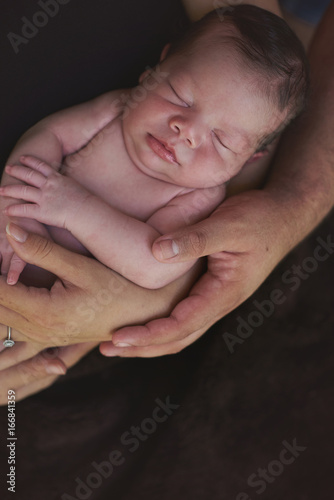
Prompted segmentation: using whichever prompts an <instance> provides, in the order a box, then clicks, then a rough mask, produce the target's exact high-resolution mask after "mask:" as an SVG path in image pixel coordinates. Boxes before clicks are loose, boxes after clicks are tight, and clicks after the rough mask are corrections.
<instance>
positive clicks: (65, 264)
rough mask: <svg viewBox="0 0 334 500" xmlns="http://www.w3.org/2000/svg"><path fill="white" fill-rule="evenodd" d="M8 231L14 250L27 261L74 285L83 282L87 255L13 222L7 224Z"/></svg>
mask: <svg viewBox="0 0 334 500" xmlns="http://www.w3.org/2000/svg"><path fill="white" fill-rule="evenodd" d="M6 232H7V238H8V241H9V243H10V244H11V246H12V247H13V250H14V251H15V252H16V253H17V255H19V257H21V259H23V260H24V261H25V262H28V263H29V264H33V265H35V266H38V267H42V268H43V269H46V270H47V271H50V272H51V273H54V274H56V275H57V276H58V277H59V278H60V279H65V280H66V281H70V282H71V283H72V284H74V285H76V284H78V285H79V284H80V283H81V282H82V279H80V276H81V275H82V269H81V266H80V264H82V265H83V266H84V264H85V261H86V260H87V257H84V256H81V255H79V254H76V253H73V252H70V251H69V250H66V249H65V248H63V247H61V246H59V245H57V244H55V243H54V242H53V241H51V240H48V239H46V238H43V237H42V236H39V235H37V234H30V233H28V232H27V231H25V230H24V229H22V228H21V227H20V226H18V225H17V224H14V223H12V222H11V223H9V224H8V225H7V227H6Z"/></svg>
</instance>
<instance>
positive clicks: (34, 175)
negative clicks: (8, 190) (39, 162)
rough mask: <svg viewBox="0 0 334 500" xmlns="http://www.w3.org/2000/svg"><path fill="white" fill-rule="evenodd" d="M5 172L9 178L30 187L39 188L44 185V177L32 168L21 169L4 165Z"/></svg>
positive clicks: (16, 166) (18, 166)
mask: <svg viewBox="0 0 334 500" xmlns="http://www.w3.org/2000/svg"><path fill="white" fill-rule="evenodd" d="M5 171H6V173H7V174H8V175H10V176H11V177H14V178H15V179H18V180H20V181H23V182H25V183H26V184H29V185H31V186H35V187H38V188H40V187H42V186H43V184H45V179H46V176H45V175H43V173H40V172H36V170H33V169H32V168H28V167H21V166H20V165H6V168H5Z"/></svg>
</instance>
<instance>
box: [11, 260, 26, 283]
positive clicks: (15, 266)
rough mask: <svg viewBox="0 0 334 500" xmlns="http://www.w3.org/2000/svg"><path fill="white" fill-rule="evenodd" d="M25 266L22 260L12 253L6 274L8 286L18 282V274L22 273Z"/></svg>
mask: <svg viewBox="0 0 334 500" xmlns="http://www.w3.org/2000/svg"><path fill="white" fill-rule="evenodd" d="M25 266H26V263H25V262H24V260H22V259H21V258H20V257H19V256H18V255H16V254H15V253H14V255H13V257H12V260H11V262H10V266H9V270H8V274H7V283H8V285H15V283H17V282H18V279H19V277H20V274H21V273H22V271H23V269H24V268H25Z"/></svg>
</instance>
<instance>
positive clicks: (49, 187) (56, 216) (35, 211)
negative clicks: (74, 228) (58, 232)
mask: <svg viewBox="0 0 334 500" xmlns="http://www.w3.org/2000/svg"><path fill="white" fill-rule="evenodd" d="M20 162H21V163H22V164H23V165H25V166H19V165H14V166H7V167H6V172H7V173H8V174H9V175H11V176H12V177H14V178H15V179H19V180H20V181H23V182H25V183H26V184H28V186H27V185H20V184H15V185H8V186H4V187H1V188H0V194H1V195H3V196H10V197H12V198H18V199H21V200H23V201H26V202H29V203H27V204H26V203H22V204H20V205H10V206H8V207H7V208H6V209H5V211H4V213H5V214H6V215H8V216H11V217H28V218H29V219H36V220H38V221H39V222H43V223H44V224H49V225H51V226H56V227H63V228H66V229H68V224H67V220H68V219H69V218H70V217H71V216H72V215H74V214H75V213H76V212H77V211H78V210H81V209H82V206H83V204H84V202H85V200H86V199H87V197H89V196H90V193H89V192H88V191H87V190H86V189H85V188H83V187H82V186H81V185H80V184H78V183H77V182H75V181H74V180H72V179H70V178H68V177H65V176H64V175H61V174H60V173H58V172H56V171H55V170H54V168H52V167H51V166H50V165H48V164H47V163H45V162H43V161H41V160H38V159H37V158H34V157H33V156H22V157H21V158H20Z"/></svg>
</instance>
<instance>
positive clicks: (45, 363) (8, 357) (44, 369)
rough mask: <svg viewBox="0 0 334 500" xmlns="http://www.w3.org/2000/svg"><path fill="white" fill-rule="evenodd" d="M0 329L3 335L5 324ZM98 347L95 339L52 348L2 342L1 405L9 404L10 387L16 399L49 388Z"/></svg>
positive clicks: (34, 344) (31, 343)
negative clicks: (12, 345)
mask: <svg viewBox="0 0 334 500" xmlns="http://www.w3.org/2000/svg"><path fill="white" fill-rule="evenodd" d="M0 331H1V338H3V337H4V336H5V335H6V334H5V329H4V327H3V326H2V325H1V327H0ZM16 333H17V332H15V331H14V332H13V337H15V334H16ZM95 346H96V343H94V342H89V343H83V344H76V345H72V346H68V347H57V348H49V349H45V346H44V345H41V344H38V343H37V342H16V343H15V346H14V347H13V348H4V347H3V346H2V345H1V348H0V351H2V352H1V354H0V379H1V384H0V405H6V404H7V401H8V399H7V396H8V390H10V389H11V390H14V391H15V400H16V401H19V400H21V399H24V398H26V397H27V396H31V395H32V394H35V393H36V392H39V391H41V390H42V389H46V388H47V387H49V386H50V385H51V384H53V383H54V382H55V381H56V380H57V378H58V377H59V376H60V375H64V374H65V373H66V371H67V369H68V368H70V367H71V366H73V365H74V364H76V363H77V362H78V361H79V360H80V359H81V358H82V357H83V356H84V355H85V354H87V353H88V352H89V351H90V350H91V349H93V348H94V347H95Z"/></svg>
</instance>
